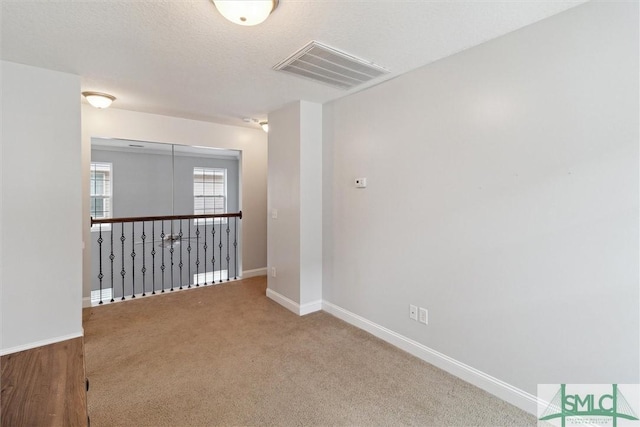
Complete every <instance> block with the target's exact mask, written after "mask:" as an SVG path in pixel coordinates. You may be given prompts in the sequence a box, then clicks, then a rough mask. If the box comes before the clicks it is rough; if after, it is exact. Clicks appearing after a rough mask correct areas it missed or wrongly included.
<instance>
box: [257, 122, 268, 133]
mask: <svg viewBox="0 0 640 427" xmlns="http://www.w3.org/2000/svg"><path fill="white" fill-rule="evenodd" d="M258 124H259V125H260V126H261V127H262V130H263V131H265V132H266V133H269V122H268V121H266V120H262V121H260V122H258Z"/></svg>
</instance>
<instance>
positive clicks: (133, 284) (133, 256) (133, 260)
mask: <svg viewBox="0 0 640 427" xmlns="http://www.w3.org/2000/svg"><path fill="white" fill-rule="evenodd" d="M135 225H136V223H135V222H132V223H131V298H135V297H136V233H135V229H136V227H135Z"/></svg>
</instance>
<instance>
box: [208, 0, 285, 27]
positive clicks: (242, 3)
mask: <svg viewBox="0 0 640 427" xmlns="http://www.w3.org/2000/svg"><path fill="white" fill-rule="evenodd" d="M213 4H214V5H215V6H216V8H217V9H218V12H220V14H221V15H222V16H224V17H225V18H227V19H228V20H229V21H231V22H233V23H234V24H238V25H246V26H251V25H258V24H260V23H261V22H264V21H265V20H266V19H267V18H268V17H269V15H270V14H271V12H273V11H274V10H276V7H278V0H213Z"/></svg>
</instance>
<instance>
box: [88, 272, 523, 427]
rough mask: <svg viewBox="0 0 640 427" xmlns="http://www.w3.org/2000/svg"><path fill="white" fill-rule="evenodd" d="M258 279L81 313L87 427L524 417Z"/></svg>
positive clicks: (436, 422) (500, 421)
mask: <svg viewBox="0 0 640 427" xmlns="http://www.w3.org/2000/svg"><path fill="white" fill-rule="evenodd" d="M265 289H266V278H265V277H258V278H253V279H247V280H243V281H240V282H232V283H228V284H223V285H217V286H207V287H206V288H198V289H195V290H189V291H182V292H173V293H170V294H164V295H160V296H155V297H150V298H140V299H137V300H132V301H129V302H124V303H118V304H111V305H106V306H102V307H96V308H90V309H85V313H84V328H85V351H86V364H87V376H88V377H89V380H90V382H91V389H90V390H89V393H88V402H89V415H90V417H91V425H92V427H101V426H215V425H278V426H292V425H305V426H313V425H359V426H372V425H384V426H388V425H421V426H445V425H449V426H480V425H482V426H524V425H535V424H536V421H535V418H534V417H533V416H531V415H528V414H526V413H524V412H523V411H521V410H519V409H517V408H515V407H514V406H511V405H509V404H507V403H505V402H503V401H501V400H499V399H497V398H495V397H493V396H491V395H489V394H488V393H486V392H484V391H482V390H480V389H478V388H476V387H474V386H472V385H470V384H467V383H465V382H463V381H461V380H459V379H457V378H455V377H453V376H451V375H449V374H447V373H445V372H444V371H441V370H439V369H437V368H435V367H433V366H431V365H429V364H427V363H424V362H423V361H421V360H419V359H417V358H415V357H413V356H411V355H409V354H407V353H405V352H403V351H401V350H398V349H396V348H395V347H392V346H390V345H388V344H386V343H385V342H383V341H381V340H379V339H377V338H375V337H373V336H372V335H370V334H368V333H366V332H363V331H361V330H359V329H357V328H354V327H352V326H350V325H348V324H347V323H344V322H342V321H341V320H338V319H336V318H334V317H332V316H331V315H329V314H326V313H323V312H319V313H314V314H310V315H307V316H304V317H298V316H296V315H294V314H293V313H291V312H289V311H287V310H285V309H284V308H282V307H280V306H279V305H277V304H276V303H274V302H273V301H271V300H269V299H267V298H266V297H265Z"/></svg>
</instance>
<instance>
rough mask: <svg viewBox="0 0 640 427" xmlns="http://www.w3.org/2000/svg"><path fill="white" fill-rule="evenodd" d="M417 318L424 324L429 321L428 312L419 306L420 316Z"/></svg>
mask: <svg viewBox="0 0 640 427" xmlns="http://www.w3.org/2000/svg"><path fill="white" fill-rule="evenodd" d="M418 320H419V321H420V323H424V324H425V325H426V324H428V323H429V312H428V311H427V309H426V308H422V307H420V318H419V319H418Z"/></svg>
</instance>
